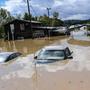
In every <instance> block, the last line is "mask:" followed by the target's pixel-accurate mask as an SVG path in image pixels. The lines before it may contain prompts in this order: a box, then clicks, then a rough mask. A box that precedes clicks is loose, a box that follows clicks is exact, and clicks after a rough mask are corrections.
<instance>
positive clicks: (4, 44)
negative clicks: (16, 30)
mask: <svg viewBox="0 0 90 90" xmlns="http://www.w3.org/2000/svg"><path fill="white" fill-rule="evenodd" d="M64 38H67V37H65V36H60V37H52V38H48V37H47V38H41V39H34V40H33V39H26V40H17V41H4V40H0V51H19V52H21V53H22V54H23V55H28V54H31V53H34V52H35V51H37V50H38V49H40V48H42V47H43V46H45V45H49V44H52V43H54V42H55V41H58V40H59V39H61V40H62V39H64Z"/></svg>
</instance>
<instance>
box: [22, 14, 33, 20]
mask: <svg viewBox="0 0 90 90" xmlns="http://www.w3.org/2000/svg"><path fill="white" fill-rule="evenodd" d="M31 18H32V15H29V14H28V13H25V14H24V16H23V19H24V20H30V19H31Z"/></svg>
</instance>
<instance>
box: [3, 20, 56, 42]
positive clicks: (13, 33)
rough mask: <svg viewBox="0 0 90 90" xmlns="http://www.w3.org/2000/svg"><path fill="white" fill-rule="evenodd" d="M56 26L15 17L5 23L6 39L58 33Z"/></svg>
mask: <svg viewBox="0 0 90 90" xmlns="http://www.w3.org/2000/svg"><path fill="white" fill-rule="evenodd" d="M55 29H56V27H45V26H44V27H43V26H42V23H41V22H38V21H31V22H30V21H28V20H18V19H15V20H13V21H11V22H8V23H6V24H5V25H4V30H5V37H4V38H5V40H16V39H22V38H36V37H44V36H53V35H56V34H55V32H54V30H55Z"/></svg>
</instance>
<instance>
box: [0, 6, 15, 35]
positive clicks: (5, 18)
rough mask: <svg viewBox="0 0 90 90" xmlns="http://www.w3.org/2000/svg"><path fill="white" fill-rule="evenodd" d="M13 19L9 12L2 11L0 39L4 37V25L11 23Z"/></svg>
mask: <svg viewBox="0 0 90 90" xmlns="http://www.w3.org/2000/svg"><path fill="white" fill-rule="evenodd" d="M12 19H14V17H13V16H11V14H10V12H9V11H7V10H6V9H3V8H1V9H0V37H2V35H3V33H4V28H3V25H4V24H5V23H7V22H9V21H11V20H12Z"/></svg>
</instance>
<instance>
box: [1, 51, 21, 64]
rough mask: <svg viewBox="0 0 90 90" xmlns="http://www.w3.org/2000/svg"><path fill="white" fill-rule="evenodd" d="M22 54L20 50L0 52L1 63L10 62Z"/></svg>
mask: <svg viewBox="0 0 90 90" xmlns="http://www.w3.org/2000/svg"><path fill="white" fill-rule="evenodd" d="M20 55H22V54H21V53H19V52H0V63H4V62H8V61H10V60H13V59H15V58H16V57H19V56H20Z"/></svg>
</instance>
